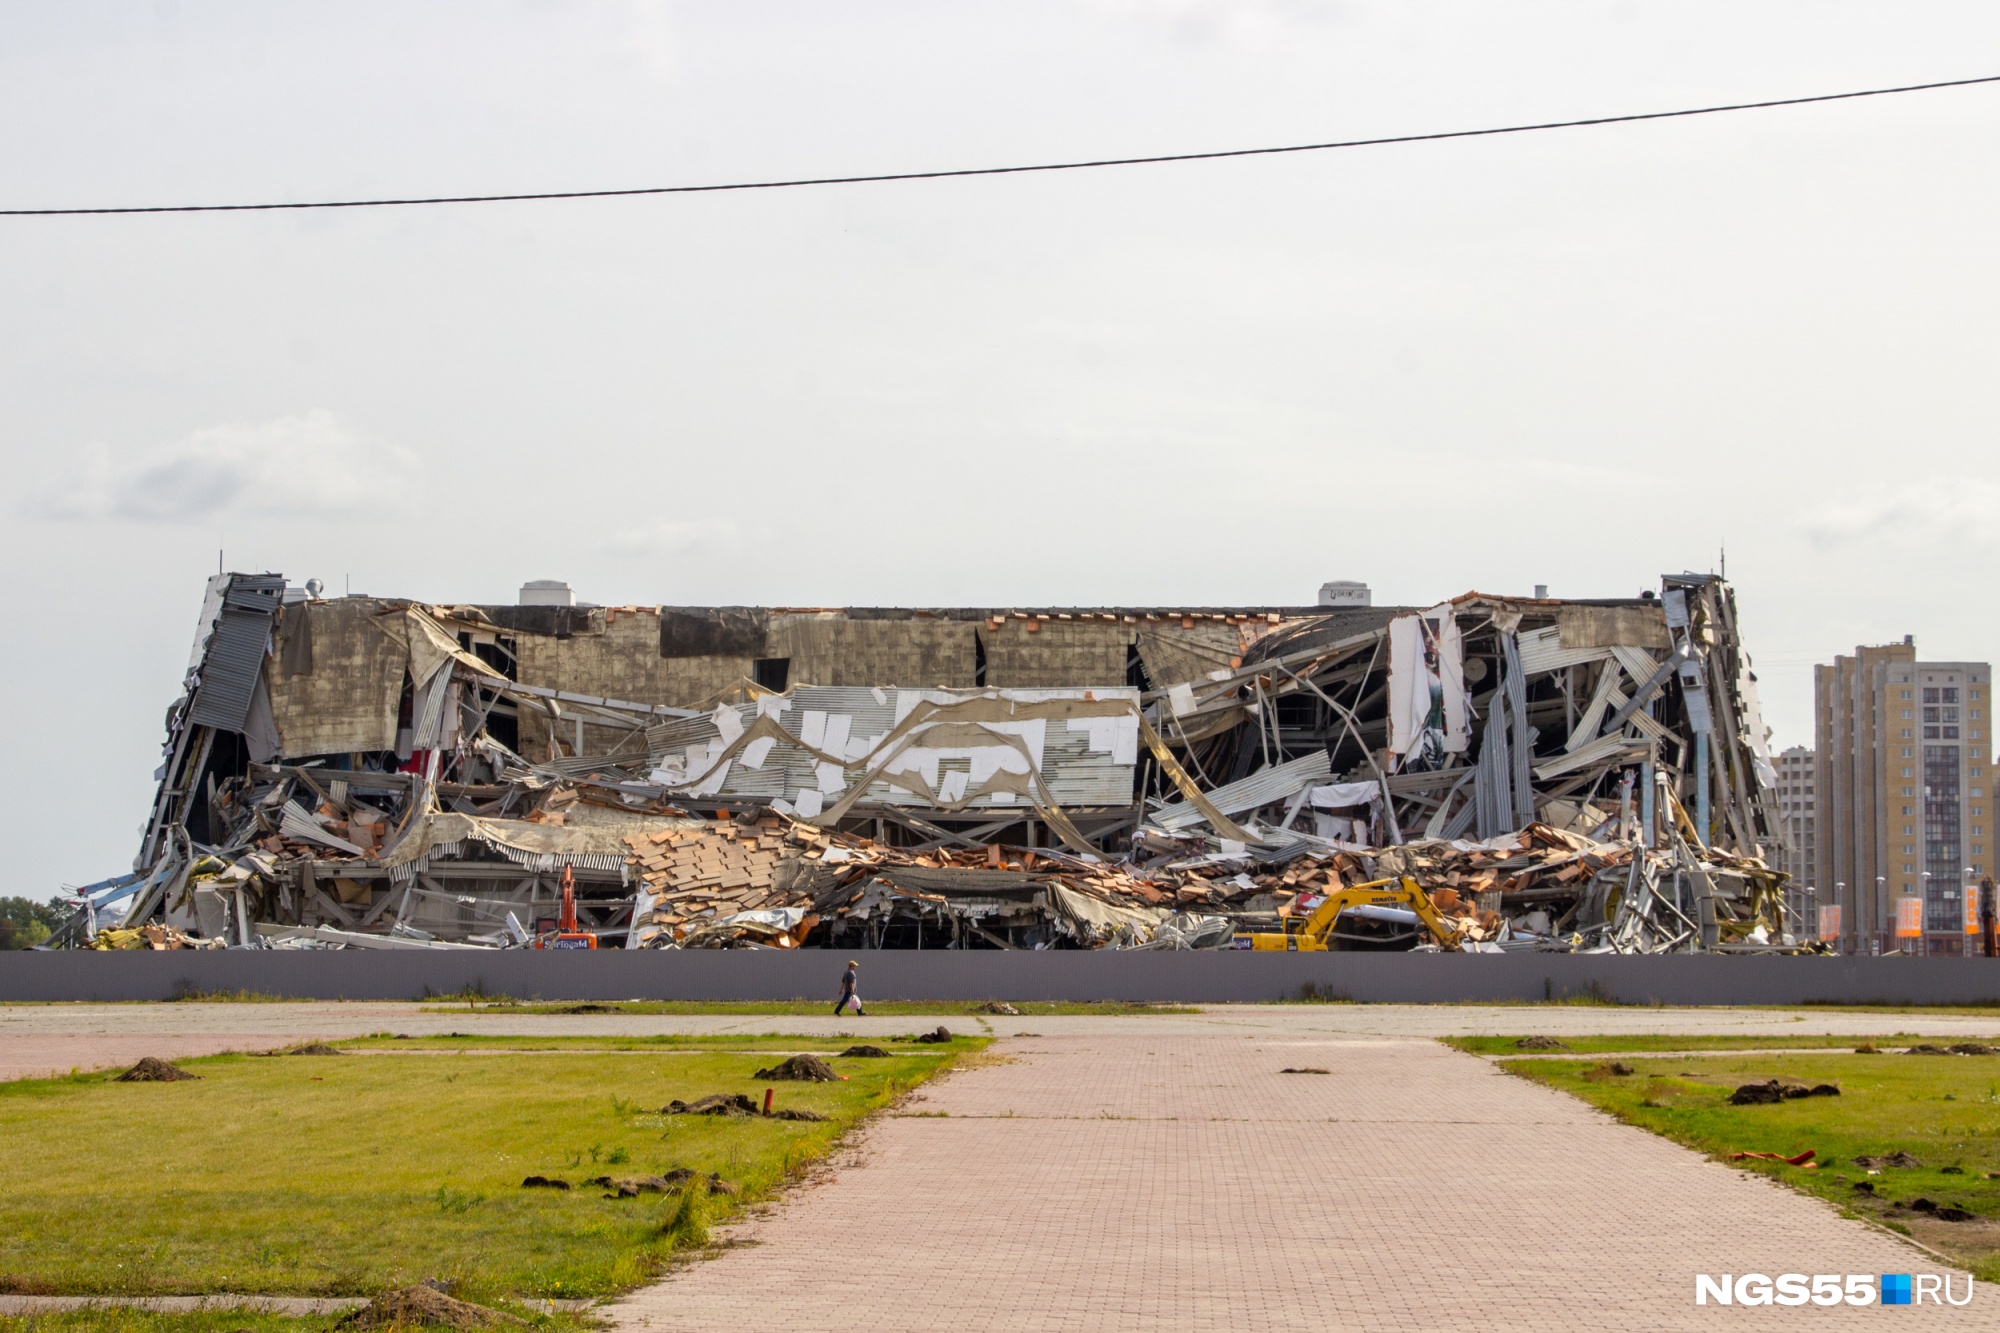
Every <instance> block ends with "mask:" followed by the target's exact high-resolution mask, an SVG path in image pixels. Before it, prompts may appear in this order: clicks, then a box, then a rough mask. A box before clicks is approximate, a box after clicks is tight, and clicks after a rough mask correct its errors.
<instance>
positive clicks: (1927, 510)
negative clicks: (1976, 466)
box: [1800, 477, 2000, 546]
mask: <svg viewBox="0 0 2000 1333" xmlns="http://www.w3.org/2000/svg"><path fill="white" fill-rule="evenodd" d="M1800 526H1801V527H1802V528H1803V529H1804V531H1805V534H1806V536H1807V537H1808V538H1809V539H1810V540H1811V541H1812V542H1813V543H1814V544H1815V545H1818V546H1848V545H1855V544H1861V543H1883V544H1894V545H1935V544H1936V543H1937V542H1938V541H1939V540H1940V539H1947V540H1950V541H1954V542H1969V543H1972V544H1975V545H1982V546H1983V545H1987V544H1989V543H1991V542H1992V540H1993V537H1994V533H1995V530H1996V527H2000V486H1995V485H1994V484H1993V483H1991V482H1988V481H1984V480H1981V479H1979V478H1976V477H1927V478H1925V479H1924V480H1923V481H1921V482H1918V483H1916V484H1914V485H1909V486H1901V487H1898V488H1896V489H1894V490H1887V491H1880V492H1877V493H1875V494H1872V495H1856V496H1854V497H1853V498H1850V499H1843V500H1835V501H1832V502H1830V503H1827V504H1824V505H1821V506H1820V507H1819V508H1817V509H1815V510H1812V511H1811V512H1809V513H1808V514H1806V516H1805V517H1804V518H1803V519H1802V520H1801V521H1800Z"/></svg>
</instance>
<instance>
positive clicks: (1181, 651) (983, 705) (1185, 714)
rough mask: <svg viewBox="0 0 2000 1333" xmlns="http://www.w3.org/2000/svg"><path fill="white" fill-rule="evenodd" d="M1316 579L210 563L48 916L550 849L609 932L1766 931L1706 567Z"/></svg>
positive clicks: (1361, 938)
mask: <svg viewBox="0 0 2000 1333" xmlns="http://www.w3.org/2000/svg"><path fill="white" fill-rule="evenodd" d="M1339 591H1340V593H1341V596H1339V597H1338V598H1336V599H1332V600H1334V601H1335V603H1336V604H1333V605H1325V606H1309V607H1298V606H1294V607H1283V606H1267V607H1235V608H1199V609H1161V608H1131V607H1093V608H1025V609H1023V608H1006V609H998V608H986V609H964V608H957V609H890V608H856V607H848V608H837V609H826V608H766V607H673V606H619V607H603V606H580V605H573V604H570V601H569V595H568V591H567V589H566V588H564V587H563V586H562V585H559V584H538V585H535V586H533V587H532V588H531V589H528V590H524V596H523V602H524V603H525V604H522V605H506V606H497V605H451V604H428V603H418V602H414V601H409V600H405V599H395V598H376V597H344V598H338V599H322V598H320V597H318V596H317V595H316V586H315V591H314V592H308V591H307V590H306V589H301V588H294V587H290V586H288V585H287V584H286V582H285V580H284V579H283V578H282V577H281V576H278V575H273V574H226V575H218V576H216V577H215V578H213V579H211V580H210V581H209V586H208V588H207V592H206V597H205V600H204V604H203V608H202V612H201V616H200V620H199V625H198V630H197V634H196V638H195V645H194V651H193V653H192V655H191V657H190V661H189V666H188V671H187V675H186V679H185V681H184V689H183V693H182V696H181V697H180V699H179V700H178V701H177V702H176V703H175V705H174V707H173V708H172V710H171V711H170V713H169V717H168V730H167V736H166V738H165V755H166V760H165V763H164V764H163V766H162V768H161V770H160V774H159V787H158V792H157V795H156V798H155V801H154V805H153V809H152V812H151V816H150V818H149V820H148V822H147V826H146V830H145V833H144V835H143V837H142V840H141V844H140V847H139V850H138V856H137V858H136V860H135V863H134V871H133V873H132V874H131V875H128V876H124V877H121V878H120V879H118V880H114V881H108V882H106V883H105V884H102V885H93V886H90V888H89V889H87V890H84V891H82V892H80V893H79V895H78V903H79V906H81V907H82V908H84V909H85V910H84V911H83V912H82V913H81V914H80V920H81V921H82V922H83V924H82V925H81V926H79V927H78V929H77V930H76V931H75V932H73V934H74V935H75V936H76V942H81V939H82V938H83V937H85V936H89V937H92V938H96V937H98V936H99V935H100V934H102V935H103V936H105V937H107V938H112V939H113V942H114V943H130V942H131V941H133V940H135V939H139V936H138V935H136V934H135V933H134V932H141V931H144V930H147V929H150V930H151V931H152V937H148V938H147V939H145V940H143V941H142V942H150V943H156V944H157V943H160V942H161V940H163V939H165V938H166V934H167V932H170V931H171V932H173V934H174V935H175V937H176V942H191V943H192V942H201V941H208V942H211V943H218V942H223V943H228V944H231V945H234V946H237V947H246V946H247V947H265V946H271V945H279V944H283V945H293V946H315V947H317V946H328V947H331V946H339V947H415V948H435V947H446V946H453V947H510V946H513V945H518V944H522V943H527V942H530V941H533V940H535V939H536V938H538V937H540V936H542V935H545V934H547V932H548V931H549V930H550V929H551V927H552V923H553V917H554V912H555V910H556V908H555V904H556V903H557V901H558V900H559V898H560V896H561V886H562V884H563V882H564V881H565V880H567V881H568V882H569V884H570V885H571V886H572V888H573V890H574V892H575V894H576V896H577V899H578V911H579V916H580V920H581V922H582V926H583V929H584V931H585V932H586V933H590V934H592V935H594V936H595V937H596V939H597V941H598V943H599V944H600V945H601V946H604V947H615V946H623V947H657V948H670V947H699V946H701V945H705V944H722V945H763V946H768V947H797V946H798V945H800V944H813V943H829V944H839V945H841V946H842V947H853V946H855V945H862V946H868V945H873V946H886V947H896V946H898V945H906V946H910V947H925V948H931V947H960V948H984V947H1000V948H1049V947H1070V946H1090V947H1102V946H1116V947H1188V946H1190V945H1198V944H1205V943H1227V942H1228V941H1229V939H1230V937H1231V936H1232V934H1233V932H1234V930H1235V928H1236V927H1238V926H1242V925H1246V924H1255V923H1257V922H1260V921H1262V922H1266V923H1268V922H1274V921H1281V920H1282V919H1283V918H1284V917H1285V916H1287V915H1289V914H1290V913H1291V912H1292V910H1293V909H1294V908H1295V907H1297V908H1300V909H1301V910H1303V908H1304V906H1305V905H1306V904H1308V903H1310V901H1311V900H1312V898H1313V897H1314V895H1315V894H1316V893H1323V892H1325V891H1326V890H1327V889H1328V888H1330V887H1335V886H1338V885H1339V884H1342V883H1345V884H1353V883H1356V882H1359V881H1360V880H1362V879H1366V878H1374V877H1377V876H1378V875H1382V874H1410V875H1412V876H1413V877H1415V878H1417V879H1418V880H1419V881H1420V882H1421V883H1422V884H1423V885H1424V887H1425V888H1426V889H1428V890H1430V891H1431V892H1433V893H1434V894H1437V895H1443V896H1441V897H1440V903H1441V905H1444V906H1446V907H1448V908H1450V909H1452V910H1455V911H1456V912H1457V914H1458V916H1459V919H1460V920H1461V922H1462V924H1463V926H1464V933H1465V935H1466V938H1467V939H1469V940H1472V941H1474V942H1475V943H1476V944H1477V945H1478V946H1479V947H1542V948H1604V949H1616V950H1620V951H1637V950H1657V949H1692V948H1727V947H1742V948H1761V947H1799V945H1798V942H1797V941H1796V940H1795V939H1794V937H1793V935H1792V924H1791V922H1790V921H1789V920H1788V919H1787V917H1786V914H1785V911H1784V907H1783V897H1782V893H1781V891H1780V888H1781V884H1782V876H1777V875H1774V874H1772V873H1771V872H1770V871H1768V870H1767V869H1765V868H1764V864H1763V860H1762V858H1763V855H1764V852H1765V850H1766V847H1767V845H1769V844H1771V843H1772V842H1773V840H1774V838H1775V834H1776V830H1777V827H1778V825H1777V822H1776V818H1775V813H1774V810H1773V807H1772V805H1771V803H1770V800H1769V796H1770V793H1771V790H1772V783H1773V774H1772V770H1771V765H1770V760H1769V755H1768V753H1767V751H1766V747H1765V732H1764V728H1763V724H1762V721H1761V719H1760V718H1759V716H1758V706H1757V697H1756V686H1755V676H1754V675H1753V673H1752V672H1751V669H1750V660H1749V656H1748V654H1747V652H1746V651H1745V649H1744V647H1743V643H1742V639H1741V634H1740V630H1739V627H1738V624H1737V618H1736V606H1735V598H1734V594H1733V592H1732V591H1731V589H1730V587H1729V586H1728V584H1726V583H1725V582H1723V581H1722V580H1721V579H1719V578H1715V577H1713V576H1708V575H1679V576H1669V577H1667V578H1665V579H1663V580H1662V584H1661V588H1660V590H1659V592H1658V593H1657V594H1655V593H1653V592H1651V591H1649V592H1647V593H1646V594H1644V595H1642V596H1640V597H1635V598H1630V599H1620V600H1602V601H1560V600H1549V599H1546V598H1515V597H1495V596H1487V595H1483V594H1478V593H1469V594H1466V595H1464V596H1461V597H1457V598H1454V599H1452V600H1450V601H1446V602H1441V603H1439V604H1437V605H1435V606H1430V607H1376V606H1369V605H1366V604H1365V601H1366V593H1365V590H1362V591H1361V593H1360V594H1359V596H1357V595H1356V594H1355V592H1354V590H1353V589H1352V588H1350V587H1348V586H1347V585H1341V587H1340V589H1339ZM1357 602H1359V603H1362V604H1356V603H1357ZM1724 849H1726V851H1725V850H1724ZM1420 934H1421V932H1418V931H1415V930H1402V929H1399V928H1398V926H1397V923H1396V922H1393V921H1390V922H1387V923H1384V922H1380V921H1374V922H1364V923H1358V924H1357V927H1356V929H1355V930H1354V931H1351V932H1344V936H1345V937H1346V938H1348V939H1349V941H1350V943H1351V945H1352V946H1353V947H1411V946H1412V945H1414V944H1419V943H1421V940H1420ZM100 942H101V941H100ZM1788 942H1789V943H1788Z"/></svg>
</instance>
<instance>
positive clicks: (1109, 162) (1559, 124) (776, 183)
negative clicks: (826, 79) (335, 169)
mask: <svg viewBox="0 0 2000 1333" xmlns="http://www.w3.org/2000/svg"><path fill="white" fill-rule="evenodd" d="M1980 83H2000V74H1988V75H1983V76H1981V77H1979V78H1976V79H1946V80H1944V81H1942V82H1938V83H1911V84H1905V85H1903V86H1902V87H1898V88H1864V89H1862V90H1860V91H1859V92H1849V93H1821V94H1818V95H1817V96H1814V97H1780V98H1774V99H1772V100H1770V101H1766V102H1732V103H1729V104H1728V105H1725V106H1701V107H1689V108H1685V109H1683V110H1679V111H1640V112H1636V113H1634V114H1631V115H1624V116H1592V117H1590V118H1588V119H1585V120H1550V121H1542V122H1540V123H1537V124H1533V125H1500V126H1494V127H1490V128H1487V129H1481V130H1441V131H1438V132H1436V133H1433V134H1394V135H1387V136H1384V137H1381V138H1375V139H1339V140H1334V141H1332V142H1329V143H1299V144H1284V145H1281V146H1278V147H1271V148H1223V149H1217V150H1214V151H1211V152H1206V153H1157V154H1154V155H1152V156H1149V157H1104V158H1093V159H1090V160H1088V161H1081V162H1040V163H1034V164H1030V165H1024V166H1011V167H960V168H956V169H954V170H949V171H893V172H880V173H877V174H874V175H867V176H807V177H801V178H798V179H793V180H771V181H734V182H731V183H728V184H722V185H648V186H641V187H637V188H632V189H624V190H541V191H536V192H533V193H526V194H454V195H435V196H425V197H413V198H407V199H324V200H314V201H301V202H293V203H267V204H139V205H131V206H127V207H122V208H0V217H83V216H90V215H98V214H109V213H256V212H278V211H283V210H290V209H307V208H411V207H415V206H417V205H420V204H513V203H526V202H529V201H531V200H537V199H625V198H631V197H634V196H637V195H648V194H719V193H722V192H724V191H727V190H791V189H798V188H800V187H802V186H807V185H879V184H883V183H886V182H888V181H933V180H950V179H953V178H955V177H964V176H1019V175H1025V174H1027V173H1029V172H1038V171H1083V170H1087V169H1091V168H1096V167H1143V166H1152V165H1157V164H1159V163H1164V162H1213V161H1216V160H1219V159H1221V158H1228V157H1271V156H1275V155H1277V154H1279V153H1323V152H1328V151H1330V150H1332V149H1336V148H1378V147H1382V146H1384V145H1387V144H1399V143H1435V142H1437V141H1438V140H1441V139H1479V138H1486V137H1489V136H1492V135H1496V134H1528V133H1531V132H1533V131H1536V130H1573V129H1581V128H1583V127H1585V126H1589V125H1624V124H1630V123H1632V122H1634V121H1641V120H1674V119H1678V118H1681V117H1686V116H1713V115H1719V114H1721V113H1722V112H1725V111H1763V110H1767V109H1769V108H1771V107H1780V106H1805V105H1807V104H1809V103H1813V102H1845V101H1851V100H1853V99H1854V98H1857V97H1888V96H1890V95H1892V94H1895V93H1921V92H1930V91H1932V90H1933V89H1937V88H1966V87H1970V86H1972V85H1974V84H1980Z"/></svg>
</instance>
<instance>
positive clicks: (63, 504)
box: [36, 409, 423, 523]
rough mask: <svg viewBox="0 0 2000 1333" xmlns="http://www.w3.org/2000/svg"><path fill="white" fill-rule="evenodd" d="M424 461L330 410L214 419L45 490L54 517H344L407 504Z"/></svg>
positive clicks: (102, 454)
mask: <svg viewBox="0 0 2000 1333" xmlns="http://www.w3.org/2000/svg"><path fill="white" fill-rule="evenodd" d="M422 466H423V465H422V460H421V459H419V458H418V457H417V456H416V455H415V454H413V453H411V452H409V451H408V450H406V449H399V448H395V447H393V446H390V445H385V444H381V443H379V442H376V441H372V440H368V439H366V438H364V437H362V436H359V435H357V434H355V433H354V432H353V431H352V430H350V429H348V428H347V427H346V426H344V425H342V424H341V422H340V421H339V419H338V418H336V417H335V416H334V415H333V414H332V413H331V412H328V411H325V410H324V409H319V410H314V411H311V412H306V413H302V414H300V415H298V416H290V417H279V418H278V419H276V420H274V421H263V422H257V423H254V424H230V425H222V426H209V427H206V428H204V429H201V430H197V431H194V432H192V433H190V434H188V435H187V436H185V437H183V438H182V439H179V440H176V441H174V442H173V443H171V444H166V445H162V446H158V447H156V448H154V449H151V450H149V451H147V452H145V453H144V454H142V455H140V456H139V457H138V458H136V459H123V458H119V457H117V456H115V455H113V454H112V453H110V452H109V451H106V450H98V451H96V452H95V453H94V454H93V455H92V456H90V457H89V458H88V459H87V461H86V462H85V464H84V465H83V466H82V467H81V468H79V469H77V470H76V471H75V472H73V473H72V474H71V475H69V476H68V477H65V478H63V479H62V480H61V481H59V482H58V483H57V484H56V485H55V486H54V487H52V488H51V489H50V490H49V491H48V492H46V493H45V494H44V496H43V497H42V502H41V504H40V505H38V506H36V508H37V510H38V511H39V512H40V513H41V514H43V515H45V516H50V517H56V518H120V519H133V520H138V521H141V522H153V523H178V522H190V521H198V520H201V519H204V518H209V517H212V516H214V515H216V514H218V513H226V512H232V511H242V510H249V509H258V510H262V511H263V512H266V513H271V514H283V515H286V516H313V517H338V516H347V515H357V514H365V513H382V512H390V511H396V510H400V509H402V508H404V507H405V504H406V500H405V497H407V496H408V495H410V494H411V492H412V489H413V483H414V482H416V481H417V480H418V479H419V478H420V476H421V473H422Z"/></svg>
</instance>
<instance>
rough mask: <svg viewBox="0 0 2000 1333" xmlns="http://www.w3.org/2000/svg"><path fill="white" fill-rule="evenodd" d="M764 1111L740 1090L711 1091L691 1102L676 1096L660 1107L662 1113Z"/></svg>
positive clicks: (756, 1113)
mask: <svg viewBox="0 0 2000 1333" xmlns="http://www.w3.org/2000/svg"><path fill="white" fill-rule="evenodd" d="M757 1077H759V1078H762V1077H763V1075H762V1074H759V1075H758V1076H757ZM762 1111H763V1108H762V1107H760V1106H758V1105H757V1103H756V1102H754V1101H752V1100H750V1099H749V1098H748V1097H746V1096H744V1095H743V1094H742V1093H740V1092H711V1093H710V1094H709V1095H708V1096H706V1097H697V1098H695V1099H694V1100H693V1101H691V1102H684V1101H682V1100H681V1099H680V1098H678V1097H676V1098H674V1100H672V1101H670V1102H668V1103H667V1104H666V1105H665V1106H662V1107H661V1108H660V1114H662V1115H759V1114H762Z"/></svg>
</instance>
